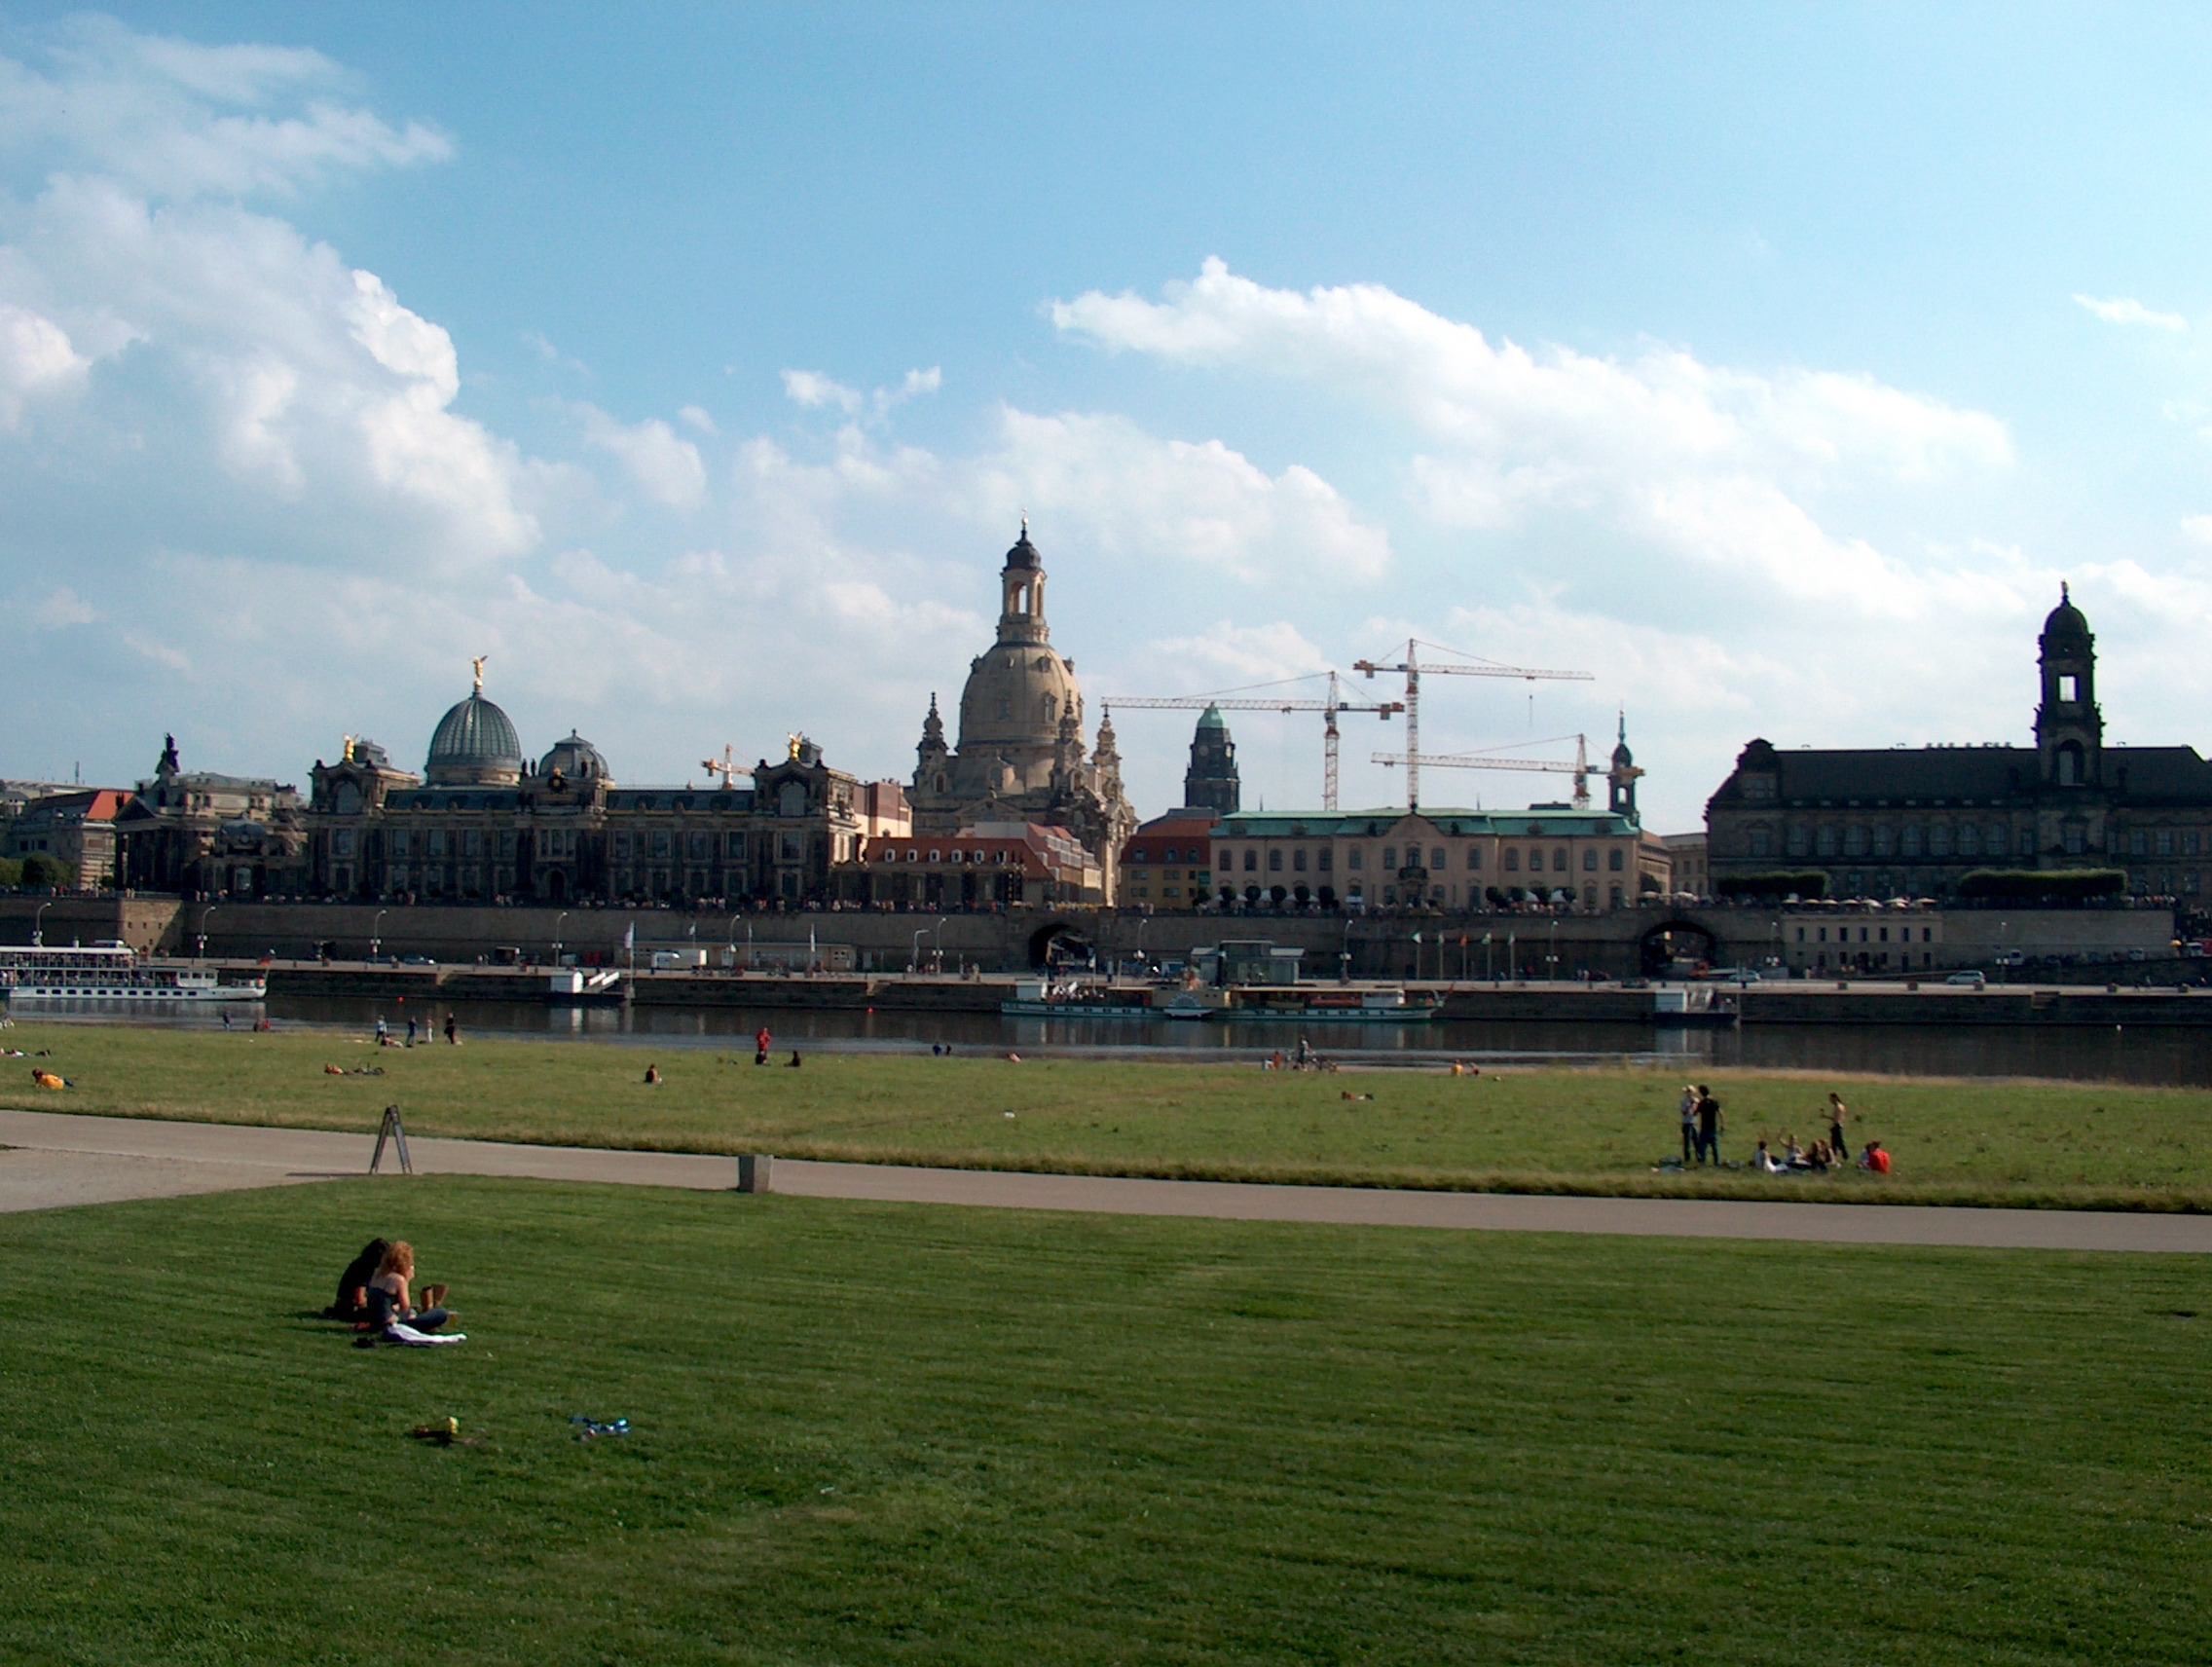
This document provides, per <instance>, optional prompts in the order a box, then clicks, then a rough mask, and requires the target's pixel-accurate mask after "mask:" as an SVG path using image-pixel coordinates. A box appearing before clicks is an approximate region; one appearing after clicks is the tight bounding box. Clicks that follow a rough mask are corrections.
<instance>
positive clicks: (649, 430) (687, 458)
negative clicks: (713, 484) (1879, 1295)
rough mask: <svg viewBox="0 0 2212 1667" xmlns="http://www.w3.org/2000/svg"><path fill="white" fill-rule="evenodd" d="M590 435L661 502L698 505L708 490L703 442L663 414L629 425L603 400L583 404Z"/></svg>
mask: <svg viewBox="0 0 2212 1667" xmlns="http://www.w3.org/2000/svg"><path fill="white" fill-rule="evenodd" d="M578 411H579V412H580V414H581V415H582V417H583V423H584V437H585V438H586V439H587V440H589V441H590V442H591V443H592V444H593V445H595V446H597V447H599V448H600V449H601V450H602V451H606V452H609V453H611V454H612V455H613V456H614V457H615V458H616V459H618V460H619V461H620V462H621V464H622V466H623V468H624V469H625V470H626V471H628V473H629V476H630V478H631V479H632V480H633V481H635V482H636V483H637V484H638V486H639V488H640V489H641V490H642V491H644V492H645V495H646V496H647V497H648V498H651V499H652V500H654V501H655V502H658V503H664V504H667V505H668V506H669V507H670V508H672V509H691V508H695V507H697V505H698V503H699V501H700V500H701V499H702V498H704V497H705V496H706V491H707V469H706V465H705V464H704V463H701V462H700V461H699V448H698V447H697V446H694V445H693V444H692V443H691V442H690V441H689V440H685V439H682V438H680V437H679V436H678V434H677V432H676V430H675V429H674V428H671V427H670V426H668V425H667V424H666V423H663V422H662V421H661V420H660V419H659V418H657V417H654V418H649V419H647V420H646V421H645V422H643V423H639V424H635V425H631V426H625V425H623V424H620V423H617V422H616V421H614V419H613V418H611V417H609V416H608V414H607V413H606V412H604V411H602V410H600V409H599V408H598V407H597V406H593V405H584V406H579V407H578Z"/></svg>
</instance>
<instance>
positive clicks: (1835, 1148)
mask: <svg viewBox="0 0 2212 1667" xmlns="http://www.w3.org/2000/svg"><path fill="white" fill-rule="evenodd" d="M1850 1110H1851V1108H1850V1107H1849V1106H1847V1105H1845V1104H1844V1103H1843V1096H1842V1095H1840V1094H1838V1093H1836V1092H1835V1090H1833V1089H1830V1090H1828V1150H1829V1151H1830V1152H1833V1153H1836V1154H1837V1155H1838V1156H1840V1157H1848V1156H1849V1155H1850V1153H1851V1143H1850V1142H1849V1141H1847V1140H1845V1139H1844V1137H1843V1120H1844V1118H1845V1117H1846V1116H1847V1115H1848V1114H1849V1112H1850Z"/></svg>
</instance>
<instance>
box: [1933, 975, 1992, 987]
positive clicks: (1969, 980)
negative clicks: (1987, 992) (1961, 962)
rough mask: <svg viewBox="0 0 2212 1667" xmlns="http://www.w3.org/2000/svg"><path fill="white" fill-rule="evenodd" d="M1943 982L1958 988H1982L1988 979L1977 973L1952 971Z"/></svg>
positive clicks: (1986, 984)
mask: <svg viewBox="0 0 2212 1667" xmlns="http://www.w3.org/2000/svg"><path fill="white" fill-rule="evenodd" d="M1943 982H1945V983H1947V984H1954V985H1956V986H1957V987H1958V988H1960V989H1984V988H1986V987H1988V984H1989V981H1988V980H1987V979H1986V978H1984V977H1982V975H1981V974H1979V973H1953V974H1952V975H1951V976H1950V977H1949V978H1947V979H1945V980H1944V981H1943Z"/></svg>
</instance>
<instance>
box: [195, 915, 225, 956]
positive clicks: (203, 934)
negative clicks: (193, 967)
mask: <svg viewBox="0 0 2212 1667" xmlns="http://www.w3.org/2000/svg"><path fill="white" fill-rule="evenodd" d="M221 907H222V905H221V904H216V903H211V904H209V905H208V906H207V907H206V908H203V909H202V910H201V911H200V931H199V933H198V934H197V937H198V941H199V948H198V949H197V950H196V951H195V952H194V956H193V958H194V959H195V960H201V961H204V960H205V959H206V958H207V917H208V916H209V915H210V914H212V913H214V912H215V910H216V909H218V908H221Z"/></svg>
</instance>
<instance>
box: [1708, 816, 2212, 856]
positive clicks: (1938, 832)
mask: <svg viewBox="0 0 2212 1667" xmlns="http://www.w3.org/2000/svg"><path fill="white" fill-rule="evenodd" d="M2059 838H2060V844H2061V845H2062V846H2063V848H2064V849H2065V851H2066V854H2067V855H2068V856H2074V857H2078V856H2081V855H2083V853H2084V852H2085V851H2086V850H2087V849H2088V830H2087V828H2086V826H2085V825H2083V824H2082V823H2079V822H2069V823H2066V824H2065V825H2063V827H2062V828H2061V829H2060V832H2059ZM2015 846H2016V847H2017V854H2018V855H2020V856H2022V857H2030V856H2033V855H2034V854H2035V835H2034V834H2033V833H2032V832H2030V831H2029V830H2027V829H2022V830H2020V831H2019V833H2018V835H2017V837H2016V838H2015V836H2014V834H2013V831H2012V830H2011V829H2010V828H2009V827H2007V826H2006V825H2005V824H2004V823H2002V822H1993V823H1991V824H1990V825H1989V826H1988V827H1987V828H1983V827H1980V826H1978V825H1976V824H1974V823H1971V822H1968V823H1959V824H1956V825H1953V824H1950V823H1943V822H1937V823H1933V824H1931V825H1930V826H1928V827H1927V828H1925V829H1923V828H1922V827H1921V826H1920V825H1919V824H1918V823H1913V822H1908V823H1906V824H1905V825H1904V826H1903V827H1902V828H1898V829H1892V828H1891V827H1890V826H1889V824H1887V823H1875V824H1874V825H1872V826H1871V827H1868V826H1867V825H1866V824H1864V823H1851V824H1849V825H1847V826H1844V827H1841V828H1838V827H1837V825H1836V824H1834V823H1832V822H1825V823H1821V824H1819V825H1818V826H1810V825H1808V824H1805V823H1802V822H1794V823H1791V824H1790V825H1789V827H1788V831H1787V833H1786V835H1785V850H1786V852H1787V854H1788V855H1789V856H1792V857H1835V856H1844V857H1865V856H1874V857H1899V858H1903V859H1906V860H1908V861H1909V860H1911V859H1914V858H1919V857H1929V858H1933V859H1936V860H1939V861H1940V860H1947V859H1950V858H1953V857H1959V858H1970V859H1971V858H1975V857H2007V856H2011V855H2013V854H2015ZM2110 849H2112V850H2114V851H2121V850H2124V851H2125V852H2126V854H2127V855H2129V856H2131V857H2174V856H2182V857H2194V856H2200V855H2205V856H2212V834H2201V833H2198V832H2197V831H2195V830H2194V829H2181V830H2176V829H2172V828H2131V829H2128V830H2126V831H2125V832H2124V834H2123V833H2120V832H2119V831H2116V832H2115V833H2114V834H2113V835H2112V838H2111V841H2110ZM1745 854H1746V855H1747V856H1751V857H1771V856H1773V855H1775V851H1774V836H1773V834H1772V831H1771V830H1768V829H1765V828H1753V829H1751V830H1749V834H1748V838H1747V840H1746V850H1745Z"/></svg>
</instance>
